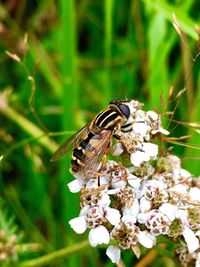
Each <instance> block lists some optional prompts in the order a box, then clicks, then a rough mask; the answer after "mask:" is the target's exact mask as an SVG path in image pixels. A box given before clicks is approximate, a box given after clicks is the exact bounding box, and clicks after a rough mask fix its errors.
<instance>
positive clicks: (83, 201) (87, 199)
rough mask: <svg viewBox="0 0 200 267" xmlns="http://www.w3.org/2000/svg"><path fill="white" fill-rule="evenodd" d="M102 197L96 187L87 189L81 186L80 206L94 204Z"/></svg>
mask: <svg viewBox="0 0 200 267" xmlns="http://www.w3.org/2000/svg"><path fill="white" fill-rule="evenodd" d="M101 199H102V192H101V190H98V189H93V190H92V189H88V188H83V189H81V196H80V206H81V208H83V207H84V206H86V205H88V206H90V207H92V206H96V205H97V203H98V202H99V201H100V200H101Z"/></svg>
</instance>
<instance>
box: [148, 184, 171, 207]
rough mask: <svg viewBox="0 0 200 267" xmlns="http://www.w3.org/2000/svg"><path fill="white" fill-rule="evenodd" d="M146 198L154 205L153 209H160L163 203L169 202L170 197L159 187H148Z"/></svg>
mask: <svg viewBox="0 0 200 267" xmlns="http://www.w3.org/2000/svg"><path fill="white" fill-rule="evenodd" d="M144 195H145V198H146V199H147V200H149V201H151V203H152V208H153V209H156V208H158V207H159V206H160V205H161V204H162V203H166V202H168V199H169V196H168V194H167V192H166V190H163V189H161V188H159V187H154V188H152V186H147V187H146V191H145V194H144Z"/></svg>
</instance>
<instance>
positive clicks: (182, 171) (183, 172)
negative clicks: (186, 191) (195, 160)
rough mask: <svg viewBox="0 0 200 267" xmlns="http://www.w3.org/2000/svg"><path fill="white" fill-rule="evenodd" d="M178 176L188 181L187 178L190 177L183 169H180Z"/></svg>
mask: <svg viewBox="0 0 200 267" xmlns="http://www.w3.org/2000/svg"><path fill="white" fill-rule="evenodd" d="M180 175H181V177H182V178H184V179H188V178H189V177H191V176H192V175H191V173H189V172H188V171H186V170H185V169H181V170H180Z"/></svg>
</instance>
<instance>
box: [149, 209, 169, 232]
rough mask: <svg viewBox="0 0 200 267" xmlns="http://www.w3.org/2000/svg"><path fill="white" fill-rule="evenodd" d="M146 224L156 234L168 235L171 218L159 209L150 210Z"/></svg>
mask: <svg viewBox="0 0 200 267" xmlns="http://www.w3.org/2000/svg"><path fill="white" fill-rule="evenodd" d="M145 225H146V227H147V228H148V229H150V231H151V233H152V234H153V235H155V236H158V235H166V234H168V232H169V225H170V221H169V219H168V218H167V217H166V216H165V215H164V214H162V213H160V212H157V211H152V212H150V214H149V216H148V218H147V220H146V222H145Z"/></svg>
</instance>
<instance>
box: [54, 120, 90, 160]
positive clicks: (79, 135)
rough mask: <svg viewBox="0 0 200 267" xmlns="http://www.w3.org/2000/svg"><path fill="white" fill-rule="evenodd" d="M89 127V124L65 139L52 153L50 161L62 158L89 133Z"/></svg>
mask: <svg viewBox="0 0 200 267" xmlns="http://www.w3.org/2000/svg"><path fill="white" fill-rule="evenodd" d="M89 125H90V123H87V124H86V125H85V126H84V127H83V128H81V129H80V130H79V131H78V132H76V133H75V134H74V135H72V136H71V137H70V138H69V139H67V140H66V141H65V142H64V143H63V144H62V145H61V146H59V148H58V149H57V150H56V151H55V152H54V154H53V156H52V158H51V161H55V160H58V159H60V158H62V157H63V156H64V155H65V154H66V153H67V152H68V151H70V150H72V149H73V148H74V147H75V146H77V145H78V144H79V143H80V142H81V140H83V139H84V137H85V136H87V134H88V132H89V131H90V129H89Z"/></svg>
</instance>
